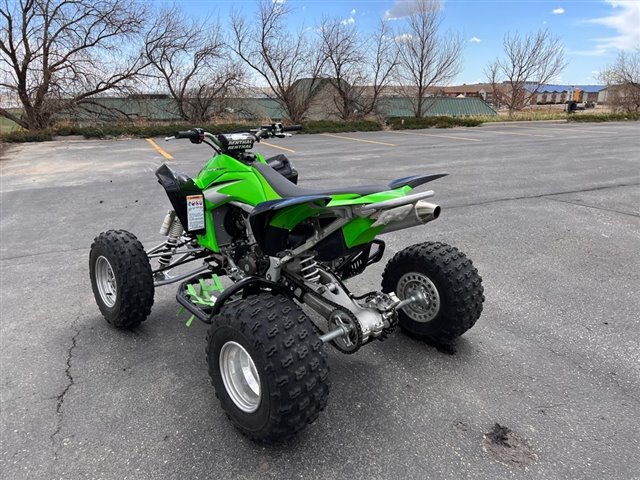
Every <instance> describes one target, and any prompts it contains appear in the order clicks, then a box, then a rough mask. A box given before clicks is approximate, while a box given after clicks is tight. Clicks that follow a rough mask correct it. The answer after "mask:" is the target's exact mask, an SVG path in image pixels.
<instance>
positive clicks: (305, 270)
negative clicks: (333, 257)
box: [300, 257, 320, 283]
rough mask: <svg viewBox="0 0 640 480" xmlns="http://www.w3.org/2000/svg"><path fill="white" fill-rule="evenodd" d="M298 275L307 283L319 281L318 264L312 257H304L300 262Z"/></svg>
mask: <svg viewBox="0 0 640 480" xmlns="http://www.w3.org/2000/svg"><path fill="white" fill-rule="evenodd" d="M300 275H302V278H304V279H305V280H306V281H307V282H311V283H317V282H318V280H320V270H319V269H318V262H316V261H315V259H314V258H313V257H306V258H304V259H302V260H300Z"/></svg>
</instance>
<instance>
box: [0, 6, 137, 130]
mask: <svg viewBox="0 0 640 480" xmlns="http://www.w3.org/2000/svg"><path fill="white" fill-rule="evenodd" d="M0 1H1V0H0ZM0 5H1V7H0V18H1V19H2V23H1V26H0V52H2V55H1V57H0V71H1V72H2V73H3V75H2V77H0V78H2V82H3V83H2V84H0V87H2V88H4V89H6V90H8V91H10V92H13V93H14V94H15V95H17V97H18V98H19V100H20V102H21V104H22V106H23V109H24V113H23V115H22V117H18V116H17V115H13V114H11V113H10V112H8V111H7V110H5V109H2V108H0V115H2V116H4V117H7V118H9V119H11V120H13V121H15V122H16V123H17V124H19V125H21V126H22V127H24V128H28V129H37V128H46V127H48V126H50V125H51V123H52V121H53V116H54V114H57V113H60V112H65V111H69V110H71V109H73V108H74V107H76V106H78V105H80V104H82V102H83V101H87V100H88V99H89V98H90V97H92V96H95V95H99V94H102V93H104V92H108V91H111V90H121V89H124V88H126V87H127V86H129V85H130V83H131V80H132V79H134V78H135V77H136V76H137V75H138V74H139V73H140V71H141V70H142V69H143V68H145V67H146V65H147V64H146V62H145V60H144V58H143V55H142V52H140V51H136V49H135V47H133V46H132V47H131V48H129V49H128V50H127V49H126V48H123V45H127V44H130V45H131V44H132V40H133V38H134V37H135V36H136V35H137V34H138V33H139V32H140V31H141V29H142V27H143V24H144V19H145V15H146V12H145V9H144V8H143V5H142V4H140V3H138V2H136V0H99V1H92V0H19V1H18V2H13V1H11V0H4V1H3V3H2V4H0ZM127 51H128V52H129V53H128V54H123V52H127Z"/></svg>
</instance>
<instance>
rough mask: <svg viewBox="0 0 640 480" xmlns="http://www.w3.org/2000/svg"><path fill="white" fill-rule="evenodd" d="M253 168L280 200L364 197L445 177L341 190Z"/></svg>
mask: <svg viewBox="0 0 640 480" xmlns="http://www.w3.org/2000/svg"><path fill="white" fill-rule="evenodd" d="M253 167H254V168H255V169H256V170H258V171H259V172H260V174H261V175H262V176H263V177H264V178H265V180H266V181H267V182H268V183H269V185H271V188H273V190H274V191H275V192H276V193H277V194H278V195H280V196H281V197H282V198H295V197H304V196H309V195H338V194H345V193H354V194H357V195H361V196H364V195H369V194H371V193H377V192H386V191H387V190H394V189H396V188H400V187H403V186H405V185H408V186H410V187H411V188H415V187H417V186H418V185H422V184H423V183H427V182H430V181H432V180H435V179H437V178H440V177H444V176H445V175H447V174H446V173H436V174H433V175H416V176H413V177H404V178H399V179H398V180H394V181H392V182H390V183H388V184H386V185H359V186H355V187H342V188H305V187H301V186H299V185H296V184H294V183H292V182H290V181H289V180H287V179H286V178H285V177H283V176H282V175H280V174H279V173H278V172H277V171H275V170H274V169H273V168H271V167H270V166H269V165H267V164H266V163H261V162H254V163H253Z"/></svg>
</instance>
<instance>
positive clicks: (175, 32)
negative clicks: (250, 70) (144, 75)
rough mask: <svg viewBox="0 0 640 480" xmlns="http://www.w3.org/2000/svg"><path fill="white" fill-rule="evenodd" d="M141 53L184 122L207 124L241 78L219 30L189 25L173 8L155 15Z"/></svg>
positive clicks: (200, 23) (205, 22)
mask: <svg viewBox="0 0 640 480" xmlns="http://www.w3.org/2000/svg"><path fill="white" fill-rule="evenodd" d="M145 50H146V55H147V58H148V60H149V62H150V63H151V65H152V66H153V67H154V71H155V72H156V75H157V76H158V78H159V80H160V81H161V82H162V83H164V85H165V86H166V87H167V89H168V90H169V94H170V95H171V97H172V98H173V99H174V101H175V104H176V108H177V113H178V114H179V115H180V117H182V119H184V120H188V121H207V120H209V119H210V118H211V116H212V115H214V114H217V113H220V112H221V111H223V110H224V108H225V106H226V101H227V100H228V97H229V96H230V95H231V94H232V93H234V92H235V89H236V87H238V85H239V84H240V82H241V81H242V80H243V77H244V72H243V69H242V68H241V67H240V66H239V65H238V64H237V62H232V61H231V60H230V59H229V55H228V53H229V52H228V50H227V47H226V45H225V42H224V38H223V33H222V30H221V29H220V26H219V25H218V24H217V23H213V22H210V21H209V19H204V20H201V21H200V20H188V19H187V18H185V16H184V15H183V14H182V12H181V10H180V9H178V8H177V7H174V8H171V9H168V10H164V11H162V12H160V13H159V15H158V16H157V20H156V21H155V23H154V25H153V26H152V27H151V28H150V30H149V31H148V32H147V34H146V38H145Z"/></svg>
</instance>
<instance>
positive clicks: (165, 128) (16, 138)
mask: <svg viewBox="0 0 640 480" xmlns="http://www.w3.org/2000/svg"><path fill="white" fill-rule="evenodd" d="M193 126H194V125H188V124H178V123H174V124H148V125H131V124H126V125H119V124H108V125H102V126H96V127H82V126H77V125H65V126H61V127H57V128H55V129H51V130H39V131H32V130H19V131H14V132H10V133H6V134H3V135H0V141H3V142H15V143H18V142H43V141H46V140H52V139H53V137H55V136H63V137H66V136H70V135H81V136H83V137H84V138H117V137H136V138H149V137H167V136H171V135H174V134H175V133H176V132H177V131H179V130H189V129H190V128H192V127H193ZM197 126H198V127H202V128H204V129H205V130H206V131H207V132H211V133H213V134H218V133H224V132H234V131H238V130H248V129H250V128H254V127H255V126H256V125H255V124H246V123H227V124H210V125H206V124H205V125H197ZM378 130H382V125H381V124H379V123H378V122H374V121H370V120H360V121H353V122H332V121H326V120H322V121H316V122H306V123H305V124H304V125H303V130H302V131H303V132H304V133H325V132H326V133H338V132H369V131H378Z"/></svg>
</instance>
